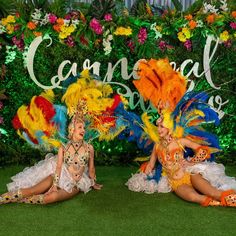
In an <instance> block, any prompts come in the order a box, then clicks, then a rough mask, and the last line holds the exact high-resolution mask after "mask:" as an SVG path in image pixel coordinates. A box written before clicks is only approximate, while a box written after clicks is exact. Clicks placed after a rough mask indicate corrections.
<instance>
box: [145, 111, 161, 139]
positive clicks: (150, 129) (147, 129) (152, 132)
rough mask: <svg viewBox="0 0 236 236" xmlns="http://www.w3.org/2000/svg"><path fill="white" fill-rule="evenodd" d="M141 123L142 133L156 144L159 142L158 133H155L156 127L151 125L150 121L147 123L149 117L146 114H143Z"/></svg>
mask: <svg viewBox="0 0 236 236" xmlns="http://www.w3.org/2000/svg"><path fill="white" fill-rule="evenodd" d="M141 118H142V121H143V123H144V128H143V129H144V131H145V132H146V133H147V134H148V136H149V137H150V138H151V139H152V140H153V141H154V142H158V141H159V135H158V131H157V126H155V125H153V124H152V123H151V122H150V121H149V117H148V115H147V113H144V114H143V115H142V116H141Z"/></svg>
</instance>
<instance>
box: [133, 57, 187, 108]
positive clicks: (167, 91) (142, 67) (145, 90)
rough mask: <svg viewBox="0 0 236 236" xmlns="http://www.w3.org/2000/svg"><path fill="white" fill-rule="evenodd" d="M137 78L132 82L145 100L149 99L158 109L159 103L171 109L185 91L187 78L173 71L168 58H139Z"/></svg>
mask: <svg viewBox="0 0 236 236" xmlns="http://www.w3.org/2000/svg"><path fill="white" fill-rule="evenodd" d="M138 76H139V79H138V80H134V81H133V83H134V85H135V87H136V88H137V89H138V91H139V93H140V94H141V95H142V96H143V98H144V99H145V100H150V101H151V102H152V104H153V105H154V106H155V107H156V108H157V109H158V108H159V106H160V104H161V105H162V106H163V105H164V106H168V107H169V109H170V110H171V111H173V110H174V109H175V107H176V105H177V103H178V102H179V100H180V99H181V98H182V96H183V95H184V94H185V92H186V84H187V80H186V79H185V77H184V76H182V75H181V74H180V72H177V71H174V70H173V68H172V67H171V65H170V63H169V61H168V59H160V60H155V59H150V60H149V61H146V60H141V61H140V62H139V66H138Z"/></svg>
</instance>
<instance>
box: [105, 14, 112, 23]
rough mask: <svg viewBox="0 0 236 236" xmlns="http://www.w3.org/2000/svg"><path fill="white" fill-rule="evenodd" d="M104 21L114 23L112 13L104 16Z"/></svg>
mask: <svg viewBox="0 0 236 236" xmlns="http://www.w3.org/2000/svg"><path fill="white" fill-rule="evenodd" d="M104 19H105V21H112V15H111V14H110V13H107V14H106V15H105V16H104Z"/></svg>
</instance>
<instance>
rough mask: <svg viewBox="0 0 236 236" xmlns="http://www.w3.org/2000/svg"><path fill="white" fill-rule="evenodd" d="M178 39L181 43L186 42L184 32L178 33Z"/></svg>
mask: <svg viewBox="0 0 236 236" xmlns="http://www.w3.org/2000/svg"><path fill="white" fill-rule="evenodd" d="M178 39H179V41H180V42H185V41H186V40H187V39H186V37H185V35H184V33H183V32H179V33H178Z"/></svg>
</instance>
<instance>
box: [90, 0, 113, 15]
mask: <svg viewBox="0 0 236 236" xmlns="http://www.w3.org/2000/svg"><path fill="white" fill-rule="evenodd" d="M114 7H115V2H114V1H113V0H94V1H93V2H92V3H91V6H90V8H89V12H88V15H90V16H91V17H95V18H96V19H102V18H103V17H104V15H105V14H106V13H109V12H111V11H112V10H113V9H114Z"/></svg>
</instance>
